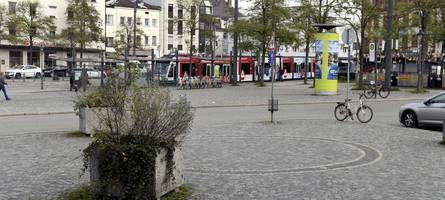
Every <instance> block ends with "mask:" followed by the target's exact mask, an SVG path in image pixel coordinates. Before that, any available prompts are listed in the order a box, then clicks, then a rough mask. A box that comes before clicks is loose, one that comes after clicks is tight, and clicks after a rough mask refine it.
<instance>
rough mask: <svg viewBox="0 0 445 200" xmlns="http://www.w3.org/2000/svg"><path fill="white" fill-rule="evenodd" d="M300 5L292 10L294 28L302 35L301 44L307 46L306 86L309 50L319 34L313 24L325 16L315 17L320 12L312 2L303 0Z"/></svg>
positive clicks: (305, 82) (305, 81)
mask: <svg viewBox="0 0 445 200" xmlns="http://www.w3.org/2000/svg"><path fill="white" fill-rule="evenodd" d="M300 3H301V5H300V6H298V7H294V8H292V11H293V16H292V28H294V29H295V30H297V31H298V32H300V33H302V35H301V36H300V37H301V38H300V39H301V42H302V43H303V44H305V59H304V60H305V63H304V66H305V68H304V71H303V72H302V74H303V73H304V84H307V76H306V74H307V73H306V72H307V70H308V69H309V62H308V61H309V48H310V45H311V44H313V43H314V42H315V34H316V33H317V32H318V30H317V29H316V28H315V27H314V26H313V24H314V23H316V22H317V21H319V20H320V17H319V16H325V15H322V14H320V15H318V16H316V15H314V13H317V12H318V11H319V10H318V9H317V8H316V7H315V6H314V4H313V3H312V0H302V1H301V2H300ZM326 20H327V19H326ZM320 21H322V20H320Z"/></svg>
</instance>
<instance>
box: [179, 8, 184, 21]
mask: <svg viewBox="0 0 445 200" xmlns="http://www.w3.org/2000/svg"><path fill="white" fill-rule="evenodd" d="M183 17H184V14H183V13H182V9H178V18H179V19H182V18H183Z"/></svg>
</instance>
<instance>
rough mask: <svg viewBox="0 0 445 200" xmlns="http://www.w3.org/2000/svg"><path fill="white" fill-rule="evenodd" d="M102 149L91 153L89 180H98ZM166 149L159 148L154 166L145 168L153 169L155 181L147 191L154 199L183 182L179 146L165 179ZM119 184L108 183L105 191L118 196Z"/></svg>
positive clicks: (181, 155)
mask: <svg viewBox="0 0 445 200" xmlns="http://www.w3.org/2000/svg"><path fill="white" fill-rule="evenodd" d="M103 153H105V152H103V151H100V150H96V151H94V152H93V155H92V157H91V160H90V181H91V182H94V181H98V180H100V172H99V165H100V163H99V160H100V159H99V158H100V157H101V155H103ZM166 154H167V150H166V149H161V151H160V152H159V153H158V155H157V157H156V161H155V162H156V163H155V167H154V168H151V169H147V170H155V174H156V176H155V177H153V178H155V180H154V182H155V183H156V184H155V185H154V187H153V188H149V191H153V192H154V193H155V194H153V196H155V197H156V199H158V200H159V199H160V198H161V196H162V195H164V194H167V193H169V192H171V191H173V190H175V189H177V188H178V187H180V186H181V185H182V184H184V175H183V168H184V157H183V154H182V150H181V148H179V147H177V148H176V150H175V152H174V154H173V161H174V163H175V165H174V169H173V174H172V176H173V177H171V178H170V179H167V174H166V173H167V158H166ZM121 186H122V185H121V184H119V183H117V184H112V185H111V184H110V185H108V187H107V188H108V189H107V192H108V193H110V194H112V195H116V196H118V194H119V191H122V189H121Z"/></svg>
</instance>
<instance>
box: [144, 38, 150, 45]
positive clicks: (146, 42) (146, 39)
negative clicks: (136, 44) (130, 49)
mask: <svg viewBox="0 0 445 200" xmlns="http://www.w3.org/2000/svg"><path fill="white" fill-rule="evenodd" d="M149 38H150V37H148V36H145V46H148V45H149V44H150V41H148V40H149Z"/></svg>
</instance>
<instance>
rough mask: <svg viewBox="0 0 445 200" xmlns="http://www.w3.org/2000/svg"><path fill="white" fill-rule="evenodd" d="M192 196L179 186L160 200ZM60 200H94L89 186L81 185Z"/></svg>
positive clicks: (184, 199)
mask: <svg viewBox="0 0 445 200" xmlns="http://www.w3.org/2000/svg"><path fill="white" fill-rule="evenodd" d="M191 195H192V190H191V189H190V188H189V187H187V186H184V185H183V186H181V187H179V188H178V189H176V190H174V191H172V192H170V193H167V194H166V195H164V196H162V197H161V200H187V199H189V198H190V196H191ZM60 199H62V200H95V198H94V194H93V192H92V191H91V186H90V185H82V186H81V187H79V188H77V189H75V190H72V191H67V192H64V193H62V195H61V196H60Z"/></svg>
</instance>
